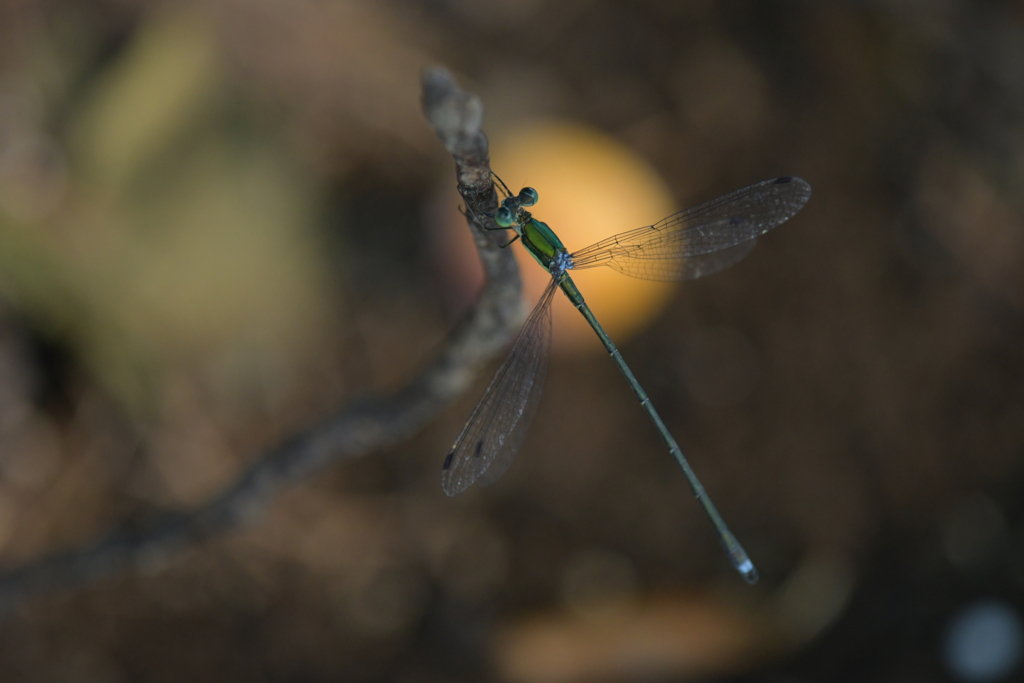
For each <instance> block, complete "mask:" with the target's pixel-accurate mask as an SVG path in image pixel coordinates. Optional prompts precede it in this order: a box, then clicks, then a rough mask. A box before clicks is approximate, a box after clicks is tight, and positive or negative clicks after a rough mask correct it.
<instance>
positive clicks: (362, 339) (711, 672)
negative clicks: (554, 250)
mask: <svg viewBox="0 0 1024 683" xmlns="http://www.w3.org/2000/svg"><path fill="white" fill-rule="evenodd" d="M437 63H440V64H444V65H446V66H448V67H450V68H451V69H452V70H454V71H455V72H457V73H459V74H460V78H461V80H462V82H463V85H464V86H466V87H467V89H469V90H472V91H474V92H476V93H477V94H478V95H479V96H480V97H481V99H482V100H483V102H484V105H485V107H486V116H487V119H486V120H487V129H488V130H498V129H500V128H502V127H503V126H508V125H511V124H513V123H515V122H517V121H521V120H525V119H529V118H533V117H559V118H573V119H578V120H582V121H586V122H587V123H589V124H590V125H593V126H597V127H599V128H601V129H603V130H605V131H606V132H608V133H609V134H611V135H614V136H616V137H617V138H619V139H620V140H622V141H624V142H625V143H626V144H628V145H630V146H631V147H632V148H633V149H634V150H636V151H637V152H638V153H640V154H642V155H643V156H645V157H646V158H647V159H649V160H650V161H651V163H652V164H654V165H655V166H656V167H657V168H658V169H659V170H660V172H661V173H662V174H663V175H664V177H665V179H666V181H667V182H668V184H669V185H670V187H672V188H673V189H674V191H675V192H677V193H678V195H679V197H680V202H681V203H683V204H690V203H696V202H699V201H702V200H704V199H707V198H710V197H712V196H714V195H716V194H718V193H721V192H725V191H728V190H731V189H734V188H736V187H740V186H743V185H746V184H748V183H751V182H754V181H757V180H761V179H763V178H767V177H771V176H774V175H782V174H792V175H799V176H801V177H803V178H805V179H807V180H808V181H809V182H810V183H811V184H812V186H813V187H814V192H815V195H814V197H813V198H812V199H811V202H810V204H809V205H808V207H807V208H806V209H804V211H802V212H801V213H800V214H799V215H798V216H797V217H796V218H795V219H794V220H792V221H791V222H790V223H789V224H787V225H785V226H783V227H782V228H780V229H779V230H778V231H776V232H775V233H773V234H772V235H770V236H768V237H767V238H765V239H763V240H762V241H761V244H760V245H759V246H758V248H757V249H756V250H755V252H754V253H753V254H751V256H749V257H748V258H747V259H746V260H745V261H744V262H743V263H742V264H740V265H738V266H736V267H734V268H732V269H730V270H728V271H726V272H724V273H722V274H720V275H718V276H715V277H714V278H709V279H708V280H707V281H703V280H702V281H700V282H698V283H688V284H687V285H685V286H682V287H680V289H679V295H678V296H677V297H676V298H675V299H674V301H673V303H672V304H671V306H670V308H669V309H668V310H667V311H666V312H665V313H664V314H663V315H662V316H661V317H660V318H659V319H658V320H657V321H656V322H655V323H654V324H653V325H652V326H651V328H650V330H648V332H647V333H646V334H644V335H642V336H641V337H640V338H639V339H637V340H636V341H634V342H632V343H631V344H630V345H629V346H627V347H626V348H625V349H624V350H623V352H624V355H625V357H626V358H627V360H628V361H629V362H630V363H631V365H632V366H633V367H634V370H635V372H636V374H637V376H638V377H639V379H640V381H641V382H642V383H643V384H644V385H645V387H646V388H647V390H648V392H649V393H650V394H651V396H652V399H653V401H654V403H655V405H657V406H659V409H660V410H661V412H662V414H663V415H664V416H665V420H666V423H667V424H668V425H669V427H670V428H671V429H672V431H673V432H674V433H675V434H676V435H677V437H678V438H679V440H680V442H681V444H682V445H683V448H684V450H686V451H687V452H688V453H689V456H690V458H691V460H692V461H693V463H694V466H695V468H696V469H697V470H698V472H699V473H700V474H701V476H702V477H703V479H704V482H705V485H706V486H707V488H708V490H709V491H710V492H711V493H712V494H713V496H714V497H715V500H716V501H717V503H718V505H719V507H720V508H721V509H722V512H723V514H724V516H725V517H726V518H727V519H728V520H729V521H730V523H731V525H732V526H733V528H734V531H736V533H737V536H739V537H740V538H741V539H742V540H743V541H744V543H745V545H746V546H747V549H748V550H749V551H750V553H751V555H752V556H753V557H754V559H755V561H757V562H758V565H759V567H760V568H761V570H762V575H763V577H764V578H763V581H762V583H761V584H760V585H759V586H758V587H757V588H756V589H749V588H747V587H746V586H745V585H744V584H742V583H741V582H740V581H739V579H737V578H736V577H734V576H732V575H731V573H730V572H731V570H730V569H729V568H728V565H727V564H726V563H725V562H724V561H723V560H722V558H721V556H720V553H719V550H718V548H717V547H716V546H715V541H714V539H713V537H712V534H711V532H710V531H709V529H708V527H707V524H706V521H705V520H704V518H703V517H702V516H701V514H700V513H699V511H698V508H697V506H696V505H694V504H693V502H692V501H691V500H690V494H689V490H688V489H687V488H686V484H685V481H684V479H683V478H682V476H681V475H679V473H678V472H677V471H675V465H674V464H673V463H672V462H671V460H670V459H669V458H668V457H665V455H664V454H663V452H662V450H661V447H660V445H659V443H658V441H657V437H656V434H655V433H654V432H653V430H652V429H650V426H649V424H648V423H647V422H646V421H645V418H644V416H643V414H642V413H641V412H640V411H638V410H636V406H635V402H634V400H633V398H632V397H631V395H630V393H629V392H628V391H627V387H626V386H625V384H624V383H623V382H622V379H621V378H620V377H619V376H618V375H617V373H616V370H615V369H614V367H612V365H611V364H610V363H608V362H607V361H606V360H605V359H602V358H596V359H590V358H587V359H572V358H560V359H557V360H556V361H555V362H554V363H553V364H552V369H551V372H550V374H549V378H548V384H547V388H546V395H545V399H544V402H543V404H542V405H543V410H542V413H541V415H540V416H539V417H538V419H537V420H536V423H535V425H534V427H533V433H532V434H531V437H530V438H529V439H528V441H527V443H526V446H525V448H524V450H523V453H522V454H521V455H520V457H519V459H518V461H517V462H516V464H515V465H514V466H513V468H512V469H511V470H510V471H509V473H508V474H507V475H506V476H505V478H504V479H503V480H502V481H501V482H500V483H499V484H498V485H496V486H494V487H492V488H490V489H487V490H476V491H473V492H471V493H468V494H466V495H465V496H461V497H459V498H458V499H452V500H449V499H446V498H445V497H444V496H443V495H442V494H441V491H440V487H439V485H438V469H439V466H440V462H441V459H442V457H443V455H444V452H445V450H446V448H447V446H448V445H449V444H450V440H451V438H452V437H454V435H455V434H456V433H457V431H458V428H459V426H460V424H461V421H462V420H463V419H464V418H465V416H466V415H467V414H468V411H469V410H470V409H471V407H472V404H473V401H474V400H475V398H476V396H467V397H466V398H465V400H464V401H462V402H460V404H459V405H458V406H457V407H456V408H454V409H453V410H451V411H450V413H449V414H448V417H446V418H445V419H444V420H442V421H441V423H439V424H437V425H435V426H434V427H433V428H431V429H430V430H428V431H427V432H426V433H424V434H421V435H418V436H417V437H415V438H414V439H412V440H411V441H410V442H408V443H406V444H404V445H402V446H399V447H396V448H394V449H392V450H391V451H389V452H386V453H380V454H378V455H375V456H373V457H371V458H368V459H366V460H364V461H361V462H358V463H354V464H350V465H344V466H341V467H338V468H337V469H336V470H335V471H332V472H330V473H329V474H327V475H326V476H323V477H320V478H318V479H317V480H315V481H311V482H308V483H307V484H304V485H302V486H301V487H299V488H297V489H295V490H293V491H291V492H289V493H287V494H286V495H285V496H283V497H282V498H281V499H279V500H278V501H277V502H276V503H275V504H274V506H273V507H272V508H271V509H270V510H267V511H266V512H265V514H264V515H263V516H262V517H261V518H259V519H257V520H255V521H254V522H253V523H252V525H251V526H250V527H248V528H246V529H243V530H240V531H239V532H238V533H235V534H232V535H230V536H228V537H225V538H223V539H221V540H218V541H214V542H209V543H204V544H202V545H201V546H198V547H194V548H190V549H188V550H187V551H186V552H184V553H182V554H180V555H176V556H173V557H169V558H163V557H162V558H153V559H152V561H151V563H150V565H151V567H152V570H151V571H150V572H136V573H130V574H121V575H117V576H114V577H109V578H105V579H103V580H100V581H97V582H94V583H92V584H91V585H89V586H87V587H85V588H81V589H75V590H69V591H64V592H60V593H57V594H54V595H52V596H47V597H43V598H37V599H34V600H32V601H30V602H28V603H26V604H24V605H23V606H21V607H20V608H19V609H18V610H17V611H16V612H14V613H13V614H9V615H7V616H6V617H5V620H4V621H3V622H2V623H0V633H2V637H0V675H2V676H3V677H4V679H5V680H69V679H74V680H89V681H121V680H183V679H186V678H187V679H190V680H217V681H226V680H298V679H301V680H337V679H345V680H409V681H413V680H415V681H419V680H424V681H426V680H480V679H506V680H517V681H541V680H544V681H548V680H550V681H564V680H593V679H595V678H603V679H606V680H627V679H628V680H634V679H636V678H643V677H647V678H652V679H664V680H676V679H680V680H682V679H688V678H693V677H698V676H699V677H703V678H714V677H731V679H732V680H793V681H801V680H820V679H828V680H862V679H865V678H871V679H872V680H896V679H899V680H936V679H937V678H938V677H941V676H943V675H944V674H943V672H942V665H941V661H940V656H939V650H940V636H941V628H942V623H943V619H944V618H945V617H947V616H948V615H949V614H951V613H952V612H953V611H955V609H956V608H957V606H958V605H959V604H960V603H961V602H962V601H964V600H967V599H969V598H971V597H976V596H995V597H1000V598H1003V599H1006V600H1008V601H1010V602H1011V603H1013V604H1016V605H1017V607H1018V608H1021V607H1024V605H1022V604H1021V603H1020V597H1019V596H1020V595H1022V594H1024V506H1022V505H1021V504H1020V498H1019V494H1018V491H1019V489H1020V485H1021V483H1022V476H1021V474H1022V473H1021V467H1020V463H1021V458H1022V455H1024V381H1022V380H1024V352H1022V349H1024V319H1022V315H1024V280H1022V278H1021V273H1022V272H1024V224H1022V215H1024V214H1022V212H1024V199H1022V197H1024V9H1022V7H1021V5H1020V4H1019V3H1011V2H994V3H984V4H982V3H971V2H966V1H965V0H946V1H945V2H941V3H901V2H887V1H885V0H878V1H876V2H870V3H868V2H864V3H842V4H831V3H828V4H826V3H812V2H804V3H800V2H785V3H756V4H755V3H739V2H721V3H715V2H693V3H679V2H674V1H671V0H644V1H642V2H634V3H626V2H612V1H610V0H572V1H570V2H552V1H547V2H545V1H544V0H499V1H497V2H494V3H476V2H470V1H469V0H438V1H435V2H424V1H419V2H417V1H409V2H398V1H397V0H385V1H383V2H372V1H370V0H339V1H337V2H327V1H326V0H299V1H292V0H290V1H287V2H285V1H284V0H252V1H250V2H242V1H241V0H213V1H212V2H208V3H187V2H171V1H167V2H139V1H138V0H98V1H95V2H70V1H67V0H49V1H45V2H44V1H42V0H20V1H10V2H5V3H3V4H2V5H0V301H2V307H0V553H2V557H3V561H4V563H5V564H6V565H7V566H16V565H18V564H19V563H21V562H25V561H28V560H30V559H32V558H36V557H39V556H42V555H44V554H46V553H49V552H54V551H59V550H62V549H67V548H72V547H77V546H81V545H85V544H88V543H89V542H90V541H92V540H94V539H95V538H97V537H98V536H100V535H101V534H102V533H103V531H104V530H106V529H108V528H110V527H111V526H113V525H115V524H117V523H120V522H123V521H125V520H134V519H139V520H144V519H147V518H148V517H149V516H151V515H159V514H161V513H162V512H166V511H168V510H187V509H189V508H190V507H191V506H194V505H196V504H197V503H199V502H201V501H203V500H206V499H207V498H208V497H209V496H211V495H212V494H214V493H215V492H217V491H219V490H221V489H222V488H223V487H224V486H226V485H227V484H228V483H229V482H230V481H232V479H233V478H234V477H235V476H236V475H237V474H238V472H239V471H240V468H241V467H242V466H243V465H244V463H246V462H248V461H251V460H252V459H253V458H255V457H257V456H258V455H259V453H260V452H261V451H262V450H263V449H266V448H268V447H270V446H272V445H273V444H275V443H276V442H277V441H278V440H280V439H281V438H283V437H285V436H286V435H288V434H289V433H292V432H294V431H296V430H299V429H301V428H303V427H304V426H306V425H308V424H310V423H312V422H314V421H315V420H317V419H318V418H320V417H322V416H323V415H325V414H327V413H328V411H330V410H332V409H333V408H336V407H337V406H339V405H341V404H343V403H344V402H345V401H347V400H350V399H353V398H356V397H358V396H359V395H361V394H365V393H368V392H374V391H379V390H383V389H385V388H387V387H393V386H396V385H400V384H401V383H402V381H403V378H406V377H408V376H409V375H410V374H411V373H412V372H414V371H415V369H416V368H418V367H420V366H421V365H422V364H423V363H424V362H425V359H427V358H429V357H430V354H431V352H432V350H433V349H435V348H436V347H437V345H438V344H439V343H440V341H441V340H442V339H443V336H444V334H445V331H446V330H447V329H448V328H449V327H450V326H451V324H452V321H451V320H450V319H449V318H448V317H447V316H446V313H445V307H444V304H443V302H442V301H441V299H440V297H439V296H438V295H437V294H436V293H435V289H434V285H433V283H432V279H431V270H430V268H431V264H430V263H429V262H428V259H427V256H426V250H425V249H423V248H422V247H423V244H424V239H423V230H424V225H423V224H424V222H425V221H424V220H423V219H422V216H423V214H424V213H425V212H426V208H425V207H427V206H428V205H430V203H431V202H432V201H434V200H433V199H432V197H433V196H434V194H435V192H436V188H437V187H439V186H441V187H450V186H451V185H452V184H454V180H453V178H452V176H451V162H450V159H449V158H446V156H445V153H444V150H443V148H442V147H441V145H440V144H438V143H437V141H436V139H435V137H434V135H433V133H432V131H431V130H430V129H429V128H428V127H427V125H426V124H425V123H424V122H423V120H422V117H421V114H420V111H419V106H418V97H419V92H418V88H419V80H418V79H419V76H420V72H421V70H422V69H423V68H424V67H426V66H429V65H432V64H437ZM496 170H498V172H499V173H500V169H496ZM541 192H542V193H543V190H542V189H541ZM599 199H600V200H601V201H614V197H602V198H599ZM538 211H539V209H538ZM659 218H661V217H660V216H652V217H651V219H652V221H653V220H657V219H659ZM632 227H637V226H623V229H628V228H632Z"/></svg>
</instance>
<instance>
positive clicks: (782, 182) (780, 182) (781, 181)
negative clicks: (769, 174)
mask: <svg viewBox="0 0 1024 683" xmlns="http://www.w3.org/2000/svg"><path fill="white" fill-rule="evenodd" d="M792 179H793V176H791V175H784V176H782V177H781V178H776V179H775V184H776V185H785V184H786V183H788V182H789V181H790V180H792Z"/></svg>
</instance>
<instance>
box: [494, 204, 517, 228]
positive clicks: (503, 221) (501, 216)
mask: <svg viewBox="0 0 1024 683" xmlns="http://www.w3.org/2000/svg"><path fill="white" fill-rule="evenodd" d="M494 222H495V223H497V224H498V225H500V226H501V227H503V228H510V227H512V224H513V223H515V217H514V216H513V215H512V210H511V209H509V208H508V207H507V206H503V207H501V208H500V209H498V210H497V212H495V214H494Z"/></svg>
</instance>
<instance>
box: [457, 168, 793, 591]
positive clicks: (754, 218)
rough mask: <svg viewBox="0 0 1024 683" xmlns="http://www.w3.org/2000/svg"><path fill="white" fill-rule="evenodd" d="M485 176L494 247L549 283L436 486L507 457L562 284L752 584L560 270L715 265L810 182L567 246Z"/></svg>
mask: <svg viewBox="0 0 1024 683" xmlns="http://www.w3.org/2000/svg"><path fill="white" fill-rule="evenodd" d="M494 177H495V179H496V180H497V181H498V185H496V188H499V185H500V188H499V189H500V190H501V191H502V195H503V197H504V199H503V200H502V202H501V205H500V207H499V208H498V210H497V211H496V212H495V214H494V216H493V218H494V222H495V223H496V224H497V226H498V227H494V228H489V229H491V230H506V229H509V228H511V229H513V230H515V232H516V234H515V237H513V238H512V239H511V240H510V241H509V242H508V243H507V244H505V245H502V246H508V245H509V244H512V242H515V241H516V240H521V241H522V243H523V245H524V246H525V247H526V250H527V251H528V252H529V253H530V254H531V255H532V256H533V258H534V259H536V261H537V262H538V263H539V264H540V265H541V266H542V267H543V268H545V269H546V270H547V271H548V273H550V274H551V282H550V283H549V284H548V285H547V287H546V288H545V290H544V293H543V294H542V295H541V297H540V300H539V301H538V302H537V305H536V306H535V307H534V309H533V311H532V312H531V313H530V315H529V317H527V319H526V322H525V323H524V324H523V326H522V328H521V329H520V331H519V334H518V335H517V336H516V338H515V341H514V342H513V344H512V348H511V350H510V351H509V353H508V356H507V357H506V358H505V360H504V362H502V364H501V366H500V367H499V368H498V370H497V372H495V374H494V378H493V379H492V380H491V382H490V384H488V385H487V388H486V389H485V390H484V394H483V397H482V398H481V399H480V402H479V403H478V404H477V406H476V408H475V409H474V410H473V412H472V414H471V415H470V416H469V419H468V420H467V421H466V425H465V426H464V427H463V428H462V431H461V432H460V433H459V436H458V438H456V439H455V443H454V445H453V446H452V449H451V451H450V452H449V453H448V455H447V456H446V457H445V459H444V464H443V465H442V467H441V486H442V488H443V489H444V492H445V493H446V494H448V495H449V496H454V495H456V494H458V493H461V492H462V491H465V490H466V489H467V488H469V487H470V486H472V485H473V484H474V483H478V484H482V485H488V484H493V483H494V482H495V481H497V480H498V478H499V477H501V475H502V474H504V473H505V471H506V470H507V469H508V467H509V465H511V464H512V461H513V459H514V458H515V456H516V453H517V452H518V451H519V448H520V446H522V444H523V440H524V439H525V437H526V433H527V430H528V429H529V426H530V423H531V422H532V420H533V418H534V416H535V415H536V413H537V407H538V405H539V403H540V396H541V386H542V384H543V381H544V374H545V372H546V370H547V367H548V359H549V357H550V353H551V302H552V301H553V299H554V296H555V291H556V290H558V289H561V290H562V293H563V294H565V296H567V297H568V298H569V301H571V302H572V304H573V306H575V307H576V308H577V309H578V310H579V312H580V313H581V314H583V317H584V318H586V320H587V322H588V323H590V326H591V327H593V328H594V332H595V333H596V334H597V336H598V337H599V338H600V340H601V343H602V344H603V345H604V347H605V349H607V351H608V353H609V354H610V355H611V358H612V360H613V361H614V362H615V364H616V365H617V366H618V368H619V370H621V371H622V374H623V375H625V377H626V381H627V382H629V386H630V388H632V390H633V393H634V394H636V398H637V399H638V400H639V401H640V405H641V406H642V408H643V409H644V411H646V413H647V415H648V417H650V419H651V421H652V422H653V423H654V426H655V428H656V429H657V431H658V433H659V434H660V435H661V438H662V440H663V441H664V442H665V445H666V446H667V447H668V450H669V453H671V455H672V456H673V457H674V458H675V460H676V462H678V463H679V466H680V467H681V468H682V470H683V473H684V474H685V475H686V479H687V481H688V482H689V484H690V488H691V489H692V490H693V493H694V495H695V496H696V498H697V501H698V502H699V503H700V505H701V507H702V508H703V509H704V512H705V513H706V514H707V516H708V518H709V519H710V520H711V523H712V524H713V525H714V527H715V530H716V532H717V534H718V539H719V541H720V542H721V544H722V547H723V548H724V550H725V553H726V555H727V557H728V558H729V561H730V562H731V563H732V565H733V567H735V569H736V570H737V571H738V572H739V573H740V575H741V576H742V577H743V578H744V579H745V580H746V581H747V582H748V583H751V584H752V583H755V582H756V581H757V579H758V573H757V569H756V568H755V567H754V564H753V562H751V560H750V557H749V556H748V555H747V553H746V551H745V550H744V549H743V547H742V546H741V545H740V543H739V541H737V540H736V537H735V536H734V535H733V534H732V532H731V531H729V528H728V527H727V526H726V524H725V521H724V520H723V519H722V516H721V515H720V514H719V512H718V509H717V508H716V507H715V505H714V503H712V502H711V498H710V497H709V496H708V494H707V492H706V491H705V490H704V486H703V485H702V484H701V482H700V480H699V479H698V478H697V475H696V474H695V473H694V471H693V468H692V467H691V466H690V463H689V461H688V460H687V459H686V457H685V456H684V455H683V452H682V450H681V449H680V448H679V445H678V444H677V443H676V441H675V439H674V438H673V437H672V434H670V433H669V431H668V428H667V427H666V426H665V423H664V421H663V420H662V419H661V416H660V415H658V412H657V411H656V410H655V409H654V406H653V405H652V404H651V399H650V397H648V395H647V393H646V392H645V391H644V389H643V387H641V386H640V383H639V382H638V381H637V379H636V377H635V376H634V375H633V372H632V371H631V370H630V369H629V366H628V365H626V362H625V361H624V360H623V358H622V354H621V353H620V352H619V349H618V348H617V347H616V346H615V344H614V343H613V342H612V340H611V338H609V336H608V334H607V333H606V332H605V331H604V328H603V327H601V324H600V323H599V322H598V321H597V318H596V317H595V316H594V314H593V313H592V312H591V310H590V307H589V306H587V304H586V302H585V301H584V300H583V295H582V294H581V293H580V291H579V289H577V287H576V284H575V283H574V282H573V280H572V278H571V277H570V275H569V273H570V272H571V271H573V270H582V269H585V268H596V267H598V266H608V267H610V268H613V269H614V270H617V271H619V272H620V273H623V274H625V275H629V276H632V277H636V278H642V279H646V280H662V281H674V280H688V279H693V278H698V277H703V276H705V275H710V274H712V273H717V272H718V271H720V270H722V269H724V268H726V267H728V266H731V265H733V264H734V263H736V262H737V261H739V260H740V259H742V258H743V257H744V256H746V255H747V254H748V253H749V252H750V250H751V249H753V248H754V244H755V243H756V241H757V238H758V237H760V236H761V235H763V234H764V233H766V232H768V231H769V230H771V229H772V228H775V227H777V226H779V225H781V224H782V223H784V222H785V221H787V220H788V219H789V218H791V217H792V216H793V215H794V214H796V212H797V211H799V210H800V209H801V208H802V207H803V206H804V204H806V203H807V200H808V199H810V197H811V186H810V185H809V184H808V183H807V182H806V181H804V180H802V179H800V178H796V177H791V176H783V177H779V178H773V179H770V180H765V181H762V182H760V183H756V184H754V185H750V186H749V187H744V188H742V189H740V190H736V191H734V192H730V193H729V194H726V195H723V196H721V197H718V198H717V199H712V200H711V201H709V202H705V203H704V204H701V205H699V206H696V207H693V208H691V209H687V210H685V211H680V212H679V213H676V214H673V215H671V216H669V217H668V218H665V219H664V220H662V221H660V222H658V223H655V224H654V225H648V226H645V227H642V228H637V229H636V230H630V231H627V232H623V233H620V234H618V235H614V236H612V237H609V238H607V239H604V240H601V241H600V242H597V243H596V244H592V245H590V246H589V247H584V248H583V249H580V250H579V251H574V252H572V253H569V251H568V250H567V249H566V248H565V247H564V246H563V245H562V242H561V240H559V239H558V236H557V235H556V234H555V233H554V231H553V230H552V229H551V228H550V227H549V226H548V225H547V224H546V223H544V222H542V221H540V220H538V219H537V218H535V217H534V216H533V215H532V214H531V213H530V212H529V211H528V210H527V209H528V208H529V207H532V206H534V205H535V204H536V203H537V201H538V194H537V191H536V190H535V189H533V188H532V187H524V188H523V189H522V190H520V192H519V194H517V195H513V194H512V192H511V191H510V190H509V189H508V186H507V185H505V183H504V182H502V181H501V179H500V178H498V177H497V176H494Z"/></svg>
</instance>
